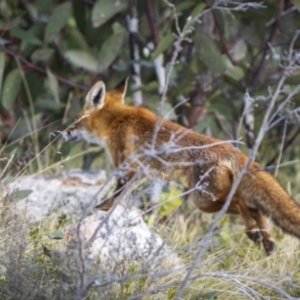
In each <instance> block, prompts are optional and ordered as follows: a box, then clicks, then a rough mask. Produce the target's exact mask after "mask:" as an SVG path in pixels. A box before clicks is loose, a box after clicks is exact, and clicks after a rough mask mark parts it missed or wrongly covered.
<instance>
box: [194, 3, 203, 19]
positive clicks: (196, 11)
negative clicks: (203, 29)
mask: <svg viewBox="0 0 300 300" xmlns="http://www.w3.org/2000/svg"><path fill="white" fill-rule="evenodd" d="M205 6H206V4H205V3H200V4H198V5H197V6H196V7H195V8H194V9H193V11H192V13H191V16H192V18H195V17H197V16H199V15H200V14H201V13H202V12H203V10H204V8H205Z"/></svg>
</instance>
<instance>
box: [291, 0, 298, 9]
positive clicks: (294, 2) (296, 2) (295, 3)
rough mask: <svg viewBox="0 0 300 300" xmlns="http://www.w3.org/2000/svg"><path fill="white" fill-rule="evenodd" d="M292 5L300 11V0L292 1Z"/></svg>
mask: <svg viewBox="0 0 300 300" xmlns="http://www.w3.org/2000/svg"><path fill="white" fill-rule="evenodd" d="M292 3H293V4H294V5H295V6H296V8H297V10H298V11H300V0H292Z"/></svg>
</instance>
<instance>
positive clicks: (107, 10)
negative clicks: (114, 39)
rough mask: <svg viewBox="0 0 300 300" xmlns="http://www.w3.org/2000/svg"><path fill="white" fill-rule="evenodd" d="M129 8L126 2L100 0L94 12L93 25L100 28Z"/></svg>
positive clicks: (121, 0)
mask: <svg viewBox="0 0 300 300" xmlns="http://www.w3.org/2000/svg"><path fill="white" fill-rule="evenodd" d="M126 7H127V3H126V1H124V0H109V1H107V0H98V1H97V2H96V4H95V6H94V8H93V11H92V23H93V26H94V27H99V26H101V25H102V24H104V23H105V22H107V21H108V20H109V19H110V18H112V17H113V16H114V15H116V14H117V13H118V12H120V11H122V10H123V9H125V8H126Z"/></svg>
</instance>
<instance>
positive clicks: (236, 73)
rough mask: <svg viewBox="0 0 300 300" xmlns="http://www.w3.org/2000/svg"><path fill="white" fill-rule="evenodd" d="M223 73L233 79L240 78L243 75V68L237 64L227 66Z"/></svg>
mask: <svg viewBox="0 0 300 300" xmlns="http://www.w3.org/2000/svg"><path fill="white" fill-rule="evenodd" d="M225 74H227V75H228V76H230V77H231V78H232V79H234V80H235V81H239V80H241V79H242V78H243V77H244V75H245V73H244V70H243V69H242V68H241V67H239V66H232V67H230V68H227V69H226V71H225Z"/></svg>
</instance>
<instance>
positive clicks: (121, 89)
mask: <svg viewBox="0 0 300 300" xmlns="http://www.w3.org/2000/svg"><path fill="white" fill-rule="evenodd" d="M128 81H129V77H126V79H125V80H123V81H122V82H121V84H120V85H119V86H118V87H117V88H116V90H115V91H116V92H117V93H118V94H121V102H122V103H124V98H125V95H126V92H127V87H128Z"/></svg>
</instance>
